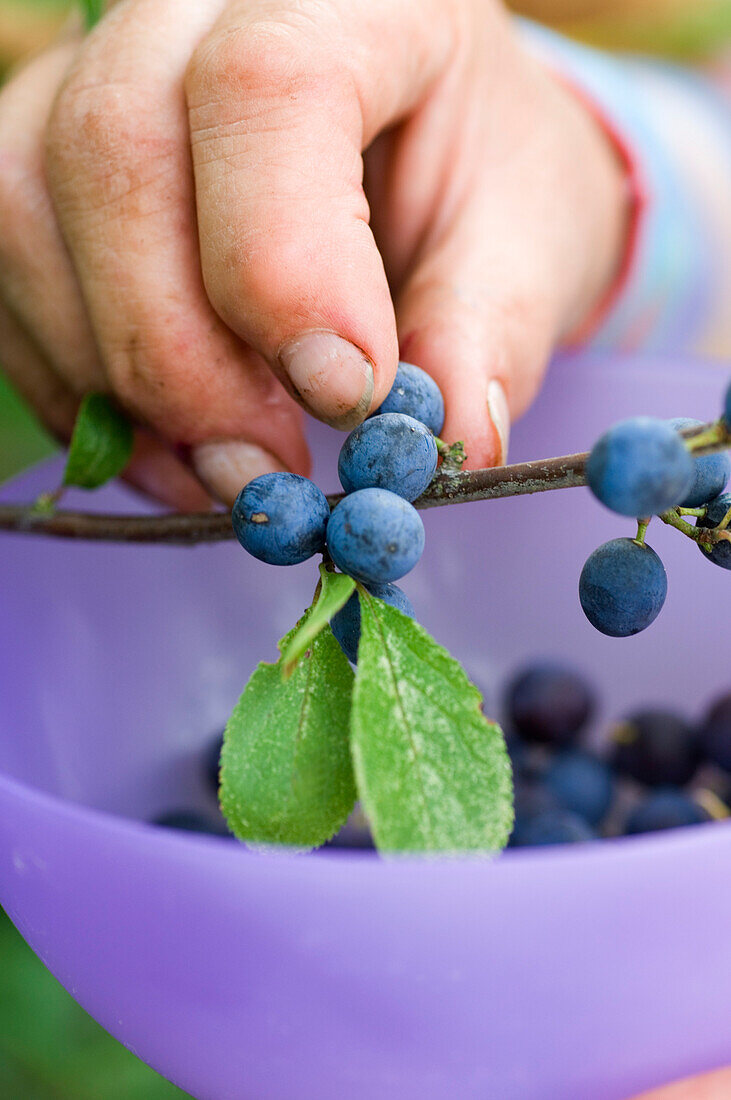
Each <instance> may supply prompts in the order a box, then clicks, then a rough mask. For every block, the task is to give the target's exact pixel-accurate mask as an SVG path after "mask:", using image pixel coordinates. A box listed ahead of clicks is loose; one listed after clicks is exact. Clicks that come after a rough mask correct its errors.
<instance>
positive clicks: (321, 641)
mask: <svg viewBox="0 0 731 1100" xmlns="http://www.w3.org/2000/svg"><path fill="white" fill-rule="evenodd" d="M310 614H312V612H308V613H307V615H306V616H305V619H303V620H302V622H300V623H299V624H298V625H297V626H296V627H295V629H294V630H293V631H291V632H290V634H289V635H288V636H287V637H286V638H285V639H284V640H283V641H282V643H280V649H282V650H283V651H284V650H286V648H287V646H288V645H289V643H290V641H291V639H292V638H293V637H294V636H295V634H296V633H297V631H298V630H300V629H301V628H302V626H303V623H304V622H306V620H307V618H308V617H309V615H310ZM281 665H282V660H281V659H280V660H279V661H278V662H277V663H276V664H273V665H272V664H260V665H259V667H258V668H257V670H256V672H255V673H254V675H253V676H252V677H251V679H250V680H249V683H248V684H247V686H246V689H245V690H244V694H243V695H242V696H241V699H240V700H239V702H238V705H237V706H236V709H235V710H234V712H233V714H232V715H231V718H230V720H229V723H228V725H227V727H226V733H225V736H224V744H223V754H222V757H221V763H222V766H221V808H222V810H223V812H224V814H225V815H226V819H227V821H228V823H229V826H230V828H231V829H232V830H233V832H234V833H235V835H236V836H237V837H239V839H240V840H246V841H248V842H250V843H253V844H288V845H291V846H293V847H297V848H316V847H318V846H319V845H320V844H324V843H325V841H326V840H329V839H330V837H332V836H334V835H335V833H336V832H337V831H338V829H339V828H340V826H341V825H342V824H344V822H345V820H346V818H347V817H348V815H349V813H350V811H351V810H352V808H353V805H354V803H355V783H354V779H353V766H352V762H351V759H350V748H349V745H348V725H349V718H350V703H351V697H352V691H353V673H352V671H351V668H350V665H349V664H348V662H347V660H346V659H345V657H344V656H343V653H342V651H341V649H340V646H339V645H338V643H337V642H336V641H335V638H334V637H333V634H332V631H331V630H330V628H329V627H327V626H326V627H324V628H323V629H322V630H321V632H320V633H319V634H318V635H317V637H315V639H314V640H313V641H312V643H311V646H310V649H309V652H308V653H307V655H306V656H305V657H303V659H302V660H301V661H300V663H299V665H298V666H297V667H296V669H295V670H294V672H293V673H292V675H291V676H290V677H289V679H288V680H283V679H282V670H281Z"/></svg>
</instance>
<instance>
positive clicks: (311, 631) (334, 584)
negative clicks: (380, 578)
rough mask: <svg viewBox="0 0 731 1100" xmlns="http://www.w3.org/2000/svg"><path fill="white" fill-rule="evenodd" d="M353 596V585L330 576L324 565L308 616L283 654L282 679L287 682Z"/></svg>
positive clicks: (347, 579)
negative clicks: (315, 641) (320, 635)
mask: <svg viewBox="0 0 731 1100" xmlns="http://www.w3.org/2000/svg"><path fill="white" fill-rule="evenodd" d="M353 592H355V581H354V580H353V579H352V577H347V576H346V575H345V574H344V573H333V572H331V571H330V570H329V569H327V567H326V566H325V565H321V566H320V584H319V585H318V589H317V596H316V599H315V602H314V604H313V605H312V607H311V608H310V612H309V614H308V615H307V616H306V617H305V618H304V619H303V620H302V622H301V623H300V625H299V626H298V627H296V628H295V630H294V632H293V633H292V634H290V635H289V641H288V642H287V645H286V647H285V649H283V650H282V660H281V666H282V676H283V677H284V679H285V680H286V679H287V677H289V676H291V675H292V673H293V672H294V670H295V668H296V667H297V663H298V661H299V660H300V659H301V658H302V656H303V655H304V654H305V653H306V652H307V650H308V649H309V647H310V646H311V645H312V643H313V641H314V640H315V638H316V637H317V635H318V634H319V633H320V631H321V630H324V628H325V627H326V626H327V624H328V623H329V622H330V620H331V619H332V617H333V615H336V614H337V613H338V611H339V610H340V608H341V607H344V606H345V604H346V603H347V602H348V600H349V599H350V597H351V596H352V595H353Z"/></svg>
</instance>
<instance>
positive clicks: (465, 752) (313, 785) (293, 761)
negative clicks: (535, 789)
mask: <svg viewBox="0 0 731 1100" xmlns="http://www.w3.org/2000/svg"><path fill="white" fill-rule="evenodd" d="M320 572H321V583H320V587H319V590H318V596H317V598H316V600H315V603H314V605H313V607H312V608H310V610H309V611H308V612H307V613H306V614H305V616H304V617H303V619H302V620H301V622H300V623H299V624H298V626H297V627H295V629H294V630H293V631H291V632H290V634H288V635H287V637H286V638H284V639H283V641H282V642H281V643H280V649H281V653H282V656H281V657H280V659H279V661H278V662H277V663H276V664H261V665H259V667H258V668H257V670H256V671H255V672H254V674H253V676H252V677H251V680H250V681H249V683H248V685H247V687H246V689H245V691H244V693H243V695H242V696H241V699H240V700H239V703H238V705H237V707H236V709H235V711H234V713H233V715H232V717H231V719H230V721H229V723H228V726H227V729H226V736H225V740H224V749H223V756H222V772H221V805H222V808H223V811H224V813H225V815H226V817H227V819H228V823H229V825H230V827H231V828H232V830H233V831H234V833H235V834H236V836H238V837H239V838H240V839H242V840H245V841H247V842H248V843H250V844H254V845H257V844H273V843H278V844H286V845H289V846H291V847H294V848H307V849H309V848H314V847H318V846H319V845H321V844H323V843H325V841H327V840H328V839H330V837H332V836H333V835H334V834H335V833H336V832H337V831H338V829H339V828H340V826H341V825H342V824H343V823H344V822H345V820H346V818H347V817H348V815H349V813H350V812H351V810H352V808H353V805H354V803H355V800H356V797H358V798H360V800H361V802H362V804H363V807H364V809H365V811H366V814H367V815H368V818H369V820H370V822H371V826H372V829H373V834H374V838H375V840H376V844H377V846H378V848H379V849H380V850H381V851H384V852H411V853H426V852H442V853H451V854H454V853H460V852H461V853H464V852H487V851H496V850H499V849H501V848H502V847H504V845H505V844H506V842H507V839H508V836H509V835H510V830H511V827H512V819H513V813H512V779H511V771H510V763H509V760H508V756H507V752H506V749H505V743H504V741H503V737H502V734H501V731H500V729H499V727H498V726H496V725H494V724H493V723H491V722H488V721H487V719H486V718H485V717H484V715H483V713H482V709H481V703H482V700H481V697H480V694H479V692H478V691H477V689H476V688H475V687H474V686H473V685H472V684H471V683H470V681H469V680H468V678H467V676H466V674H465V672H464V671H463V669H462V668H461V667H460V665H459V664H458V663H457V661H455V660H454V658H453V657H451V656H450V655H449V654H448V653H447V652H446V650H444V649H443V648H442V647H441V646H439V645H438V644H437V643H436V642H435V641H434V639H433V638H431V637H430V636H429V634H427V632H426V631H425V630H424V629H423V627H421V626H419V625H418V624H417V623H415V622H413V620H411V619H409V618H408V617H407V616H405V615H403V614H402V613H401V612H400V611H397V610H396V609H395V608H393V607H390V606H388V605H387V604H385V603H384V602H383V601H382V600H379V599H376V598H375V597H373V596H371V595H370V594H369V593H368V592H366V591H365V589H363V588H361V587H360V586H358V599H359V601H360V613H361V640H360V646H359V650H358V669H357V674H356V675H355V676H354V675H353V672H352V670H351V668H350V665H349V664H348V662H347V660H346V659H345V657H344V656H343V654H342V652H341V650H340V647H339V645H338V643H337V641H336V640H335V638H334V636H333V634H332V632H331V630H330V628H329V625H328V623H329V620H330V619H331V618H332V616H333V615H334V614H335V613H336V612H337V611H338V610H339V609H340V608H341V607H343V606H344V604H345V603H346V602H347V601H348V599H350V598H351V596H352V594H353V592H354V590H355V588H356V585H355V582H354V581H353V580H352V579H351V578H350V577H345V576H343V575H341V574H336V573H332V572H330V571H329V570H327V569H326V568H325V567H322V568H321V571H320Z"/></svg>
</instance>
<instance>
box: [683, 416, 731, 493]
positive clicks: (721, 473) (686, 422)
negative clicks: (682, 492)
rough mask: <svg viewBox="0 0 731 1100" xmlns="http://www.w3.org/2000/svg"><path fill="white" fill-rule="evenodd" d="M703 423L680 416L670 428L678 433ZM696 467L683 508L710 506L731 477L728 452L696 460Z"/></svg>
mask: <svg viewBox="0 0 731 1100" xmlns="http://www.w3.org/2000/svg"><path fill="white" fill-rule="evenodd" d="M702 423H703V421H702V420H692V419H690V418H689V417H683V416H680V417H676V418H675V420H671V421H670V426H671V427H672V428H673V429H674V430H675V431H676V432H677V431H682V430H683V428H698V427H700V425H701V424H702ZM694 466H695V477H694V479H693V485H692V487H691V489H690V492H689V493H688V495H687V496H685V497H683V499H682V500H681V502H680V506H681V507H682V508H701V507H702V506H703V505H704V504H708V502H709V500H713V499H714V498H715V497H717V496H718V495H719V493H722V492H723V490H724V489H725V488H726V485H727V483H728V479H729V478H730V477H731V458H729V455H728V453H727V452H726V451H719V453H718V454H714V455H703V457H702V458H696V459H694Z"/></svg>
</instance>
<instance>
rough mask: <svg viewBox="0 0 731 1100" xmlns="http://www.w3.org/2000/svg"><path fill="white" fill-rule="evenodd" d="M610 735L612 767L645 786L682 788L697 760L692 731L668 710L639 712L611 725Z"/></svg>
mask: <svg viewBox="0 0 731 1100" xmlns="http://www.w3.org/2000/svg"><path fill="white" fill-rule="evenodd" d="M611 737H612V743H613V744H612V763H613V765H614V768H615V770H616V771H618V772H619V773H620V774H621V775H627V776H629V777H630V778H631V779H635V780H637V782H638V783H645V784H647V786H651V787H683V786H685V784H686V783H688V782H689V781H690V780H691V779H692V778H693V776H694V775H695V773H696V771H697V769H698V765H699V763H700V750H699V745H698V737H697V735H696V732H695V730H694V729H693V727H692V726H691V725H690V724H689V723H688V722H686V720H685V719H684V718H683V717H682V716H681V715H679V714H674V713H673V712H672V711H665V710H645V711H639V712H638V713H637V714H633V715H631V716H630V717H629V718H627V719H626V720H625V721H624V722H621V723H620V724H619V725H617V726H615V728H614V729H613V730H612V734H611Z"/></svg>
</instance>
